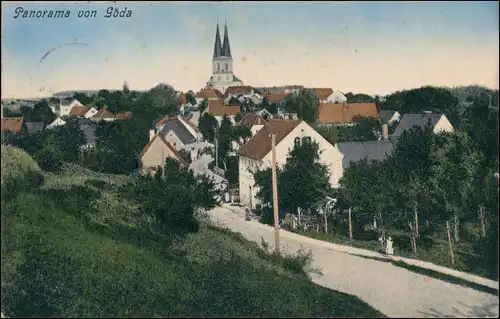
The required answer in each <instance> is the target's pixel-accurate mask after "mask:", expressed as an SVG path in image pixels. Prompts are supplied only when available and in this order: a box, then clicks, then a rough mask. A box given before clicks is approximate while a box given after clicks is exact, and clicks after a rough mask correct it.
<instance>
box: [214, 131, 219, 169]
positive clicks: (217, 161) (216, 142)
mask: <svg viewBox="0 0 500 319" xmlns="http://www.w3.org/2000/svg"><path fill="white" fill-rule="evenodd" d="M214 131H215V167H217V168H219V141H218V139H217V128H215V130H214Z"/></svg>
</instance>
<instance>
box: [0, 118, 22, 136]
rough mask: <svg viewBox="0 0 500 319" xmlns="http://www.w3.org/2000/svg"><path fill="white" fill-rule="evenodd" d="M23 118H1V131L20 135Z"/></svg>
mask: <svg viewBox="0 0 500 319" xmlns="http://www.w3.org/2000/svg"><path fill="white" fill-rule="evenodd" d="M23 122H24V118H23V117H2V124H1V131H2V132H12V133H20V132H21V131H22V129H23Z"/></svg>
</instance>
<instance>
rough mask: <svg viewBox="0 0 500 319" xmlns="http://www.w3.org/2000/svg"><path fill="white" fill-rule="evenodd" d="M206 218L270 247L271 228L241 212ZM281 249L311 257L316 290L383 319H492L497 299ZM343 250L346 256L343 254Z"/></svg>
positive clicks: (295, 240) (297, 241) (350, 258)
mask: <svg viewBox="0 0 500 319" xmlns="http://www.w3.org/2000/svg"><path fill="white" fill-rule="evenodd" d="M209 215H210V218H211V219H212V220H213V221H214V222H215V223H217V224H219V225H221V226H225V227H227V228H229V229H231V230H233V231H236V232H239V233H241V234H242V235H243V236H244V237H246V238H247V239H249V240H252V241H255V242H257V243H259V244H260V243H261V238H263V239H264V240H265V241H266V242H267V243H268V244H269V246H270V248H272V247H273V243H274V230H273V228H272V227H269V226H266V225H262V224H260V223H259V222H257V221H245V220H244V213H243V210H242V209H241V208H228V207H216V208H215V209H213V210H212V211H211V212H210V213H209ZM280 233H281V246H282V248H281V249H286V250H288V251H290V252H295V251H297V250H298V249H300V248H301V247H303V248H304V249H305V250H311V251H312V253H313V267H314V268H319V269H320V270H321V272H322V274H323V275H322V276H313V281H314V282H315V283H316V284H319V285H321V286H324V287H327V288H331V289H335V290H338V291H342V292H345V293H349V294H352V295H356V296H358V297H359V298H360V299H362V300H363V301H365V302H367V303H368V304H370V305H371V306H372V307H374V308H375V309H377V310H378V311H380V312H382V313H384V314H385V315H387V316H389V317H412V318H422V317H427V318H432V317H434V318H435V317H498V304H499V303H498V296H494V295H490V294H487V293H484V292H480V291H477V290H474V289H471V288H467V287H463V286H458V285H455V284H451V283H448V282H444V281H441V280H437V279H434V278H431V277H427V276H424V275H421V274H417V273H414V272H410V271H408V270H406V269H404V268H401V267H396V266H394V265H392V264H391V263H386V262H381V261H376V260H371V259H366V258H362V257H358V256H354V255H350V254H348V253H346V252H339V251H334V250H332V249H330V248H328V247H329V246H328V245H327V244H325V243H324V242H319V241H316V240H312V239H309V238H306V237H303V236H300V235H297V234H293V233H289V232H286V231H280ZM345 250H349V248H346V249H345Z"/></svg>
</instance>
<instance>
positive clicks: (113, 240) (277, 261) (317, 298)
mask: <svg viewBox="0 0 500 319" xmlns="http://www.w3.org/2000/svg"><path fill="white" fill-rule="evenodd" d="M3 155H4V153H3V152H2V156H3ZM3 160H4V159H3V158H2V162H3ZM44 180H45V182H44V184H43V185H42V186H41V187H37V188H34V189H31V190H29V191H28V190H25V189H23V190H22V191H21V192H18V193H17V194H15V196H12V197H11V198H8V199H4V198H3V197H2V203H1V205H2V207H1V208H2V213H1V218H2V226H1V227H2V230H1V231H2V267H1V275H2V282H1V288H2V311H3V313H4V314H5V315H6V316H8V317H20V316H23V317H33V316H38V317H41V316H43V317H51V316H57V317H167V316H168V317H172V316H174V317H185V316H192V317H202V316H203V317H208V316H210V317H215V316H221V317H234V316H247V317H250V316H251V317H276V316H290V317H292V316H293V317H295V316H297V317H313V316H314V317H344V316H345V317H347V316H349V317H351V316H352V317H373V316H376V317H382V315H381V314H380V313H378V312H377V311H375V310H374V309H372V308H370V307H369V306H368V305H366V304H365V303H364V302H362V301H360V300H359V299H358V298H357V297H353V296H350V295H346V294H343V293H340V292H336V291H332V290H329V289H326V288H322V287H319V286H316V285H314V284H313V283H312V282H311V281H310V279H309V277H308V274H307V273H306V272H305V271H304V270H303V266H304V261H305V260H307V258H306V257H304V255H295V256H292V255H285V256H276V255H274V254H270V253H268V252H265V251H264V250H262V249H261V248H260V247H258V245H257V244H255V243H252V242H248V241H246V240H245V239H243V238H242V237H241V236H239V235H238V234H235V233H231V232H229V231H227V230H225V229H220V228H217V227H214V226H212V225H211V224H209V223H208V222H207V221H206V220H205V219H203V220H202V222H201V228H200V231H199V232H198V233H193V234H190V235H187V237H184V238H178V239H172V238H171V237H166V236H164V235H162V234H161V233H159V232H157V231H155V229H157V228H156V226H155V222H154V220H153V219H152V218H151V217H148V216H145V215H144V214H142V213H141V211H140V210H139V209H138V207H137V205H135V203H133V202H130V201H128V200H127V199H126V198H122V197H121V196H120V193H119V191H118V186H119V185H122V184H124V183H127V182H129V181H130V180H128V179H127V178H126V177H123V176H113V175H110V176H108V175H100V174H97V173H93V172H90V171H87V170H83V169H81V168H79V167H77V166H70V167H66V168H65V170H64V171H63V172H62V173H61V174H44ZM2 182H3V181H2ZM3 186H4V185H2V192H3V188H4V187H3Z"/></svg>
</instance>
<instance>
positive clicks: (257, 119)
mask: <svg viewBox="0 0 500 319" xmlns="http://www.w3.org/2000/svg"><path fill="white" fill-rule="evenodd" d="M266 123H267V119H265V118H264V117H263V116H260V115H257V114H252V113H247V114H245V116H243V118H242V119H241V121H240V122H239V123H238V125H241V126H244V127H247V128H248V129H249V130H250V132H252V136H254V135H255V134H257V132H258V131H260V130H261V129H262V128H263V127H264V125H265V124H266Z"/></svg>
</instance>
